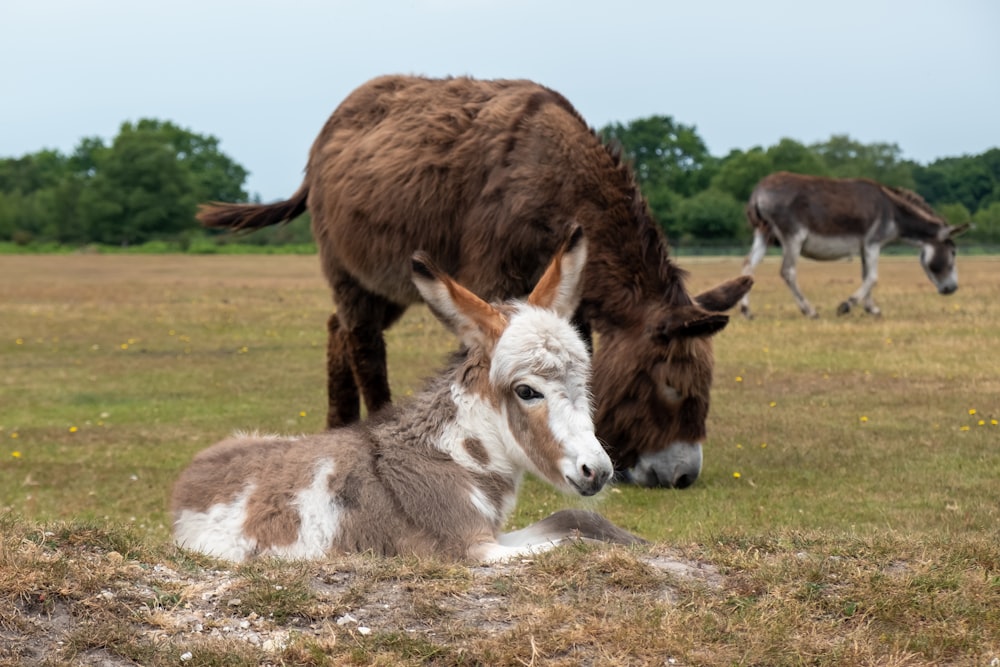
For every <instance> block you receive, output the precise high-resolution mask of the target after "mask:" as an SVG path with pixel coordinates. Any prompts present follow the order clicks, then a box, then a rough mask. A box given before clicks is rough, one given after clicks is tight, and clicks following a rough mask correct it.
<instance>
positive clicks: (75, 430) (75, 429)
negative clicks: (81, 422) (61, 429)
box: [69, 426, 80, 433]
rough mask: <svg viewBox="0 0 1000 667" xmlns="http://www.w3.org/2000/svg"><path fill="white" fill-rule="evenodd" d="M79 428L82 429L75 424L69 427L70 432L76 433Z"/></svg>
mask: <svg viewBox="0 0 1000 667" xmlns="http://www.w3.org/2000/svg"><path fill="white" fill-rule="evenodd" d="M79 430H80V429H78V428H77V427H75V426H70V427H69V432H70V433H76V432H77V431H79Z"/></svg>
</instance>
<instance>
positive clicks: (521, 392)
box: [514, 384, 545, 401]
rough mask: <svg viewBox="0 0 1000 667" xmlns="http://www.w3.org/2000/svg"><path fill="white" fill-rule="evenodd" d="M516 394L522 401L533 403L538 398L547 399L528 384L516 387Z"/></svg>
mask: <svg viewBox="0 0 1000 667" xmlns="http://www.w3.org/2000/svg"><path fill="white" fill-rule="evenodd" d="M514 393H515V394H517V397H518V398H520V399H521V400H522V401H533V400H535V399H538V398H545V397H544V396H542V394H541V393H540V392H537V391H535V390H534V389H532V388H531V387H529V386H528V385H526V384H519V385H517V386H516V387H514Z"/></svg>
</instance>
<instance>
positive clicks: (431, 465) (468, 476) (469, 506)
mask: <svg viewBox="0 0 1000 667" xmlns="http://www.w3.org/2000/svg"><path fill="white" fill-rule="evenodd" d="M488 373H489V366H488V365H485V366H483V365H480V364H475V363H471V362H470V361H469V360H465V362H464V363H457V364H456V365H454V366H453V367H452V368H451V370H449V371H448V372H446V373H444V374H442V375H439V376H437V377H436V378H434V379H433V380H432V381H431V382H430V383H429V384H428V385H427V387H426V388H425V390H424V391H422V392H420V393H419V394H418V395H417V396H415V397H414V398H413V399H412V400H409V401H407V402H406V403H404V404H402V405H400V406H399V407H393V408H391V409H390V410H391V411H390V412H388V413H386V414H384V415H381V416H380V417H376V419H375V420H374V422H375V423H374V424H373V425H372V426H371V433H372V436H373V442H374V443H375V447H376V449H377V452H378V454H377V456H376V460H377V462H376V466H377V467H378V466H380V465H383V466H384V465H386V464H387V463H388V461H390V460H391V462H392V463H391V467H392V474H391V475H386V474H380V475H379V476H380V477H381V479H382V483H383V484H385V486H386V488H387V490H389V491H390V492H391V493H392V494H393V495H394V496H395V497H396V498H397V499H402V498H407V497H411V498H412V497H420V496H427V495H428V494H430V495H433V496H434V497H435V499H436V501H435V502H434V503H433V506H434V512H435V514H436V518H437V520H436V523H440V524H445V523H448V522H452V523H455V524H456V525H468V523H469V522H470V521H473V520H475V517H476V516H478V517H480V518H482V519H484V520H485V521H486V522H487V523H488V524H489V526H490V528H491V529H492V530H494V531H496V530H499V529H500V528H501V527H502V525H503V523H504V521H505V520H506V518H507V516H508V515H509V513H510V511H511V510H512V509H513V505H514V501H515V500H516V496H517V490H518V487H519V486H520V482H521V479H522V477H523V472H524V471H523V467H521V466H520V465H518V464H517V463H515V462H514V461H512V460H511V458H510V457H509V456H508V454H507V452H506V451H505V449H504V445H503V442H502V435H501V427H500V426H499V418H498V415H497V412H496V408H495V407H493V406H491V405H489V404H488V403H487V401H486V400H485V399H484V398H483V397H482V396H480V395H477V394H476V393H475V392H473V391H471V390H470V384H476V380H477V378H478V377H481V376H480V375H479V374H488ZM431 477H433V479H432V478H431ZM449 495H450V496H453V498H452V499H451V500H448V499H446V498H444V496H449ZM443 508H448V509H447V512H444V513H442V509H443ZM401 509H403V510H404V511H407V510H413V511H414V512H419V511H420V510H419V509H417V508H416V507H407V508H401ZM470 510H471V514H472V516H471V517H470V516H469V515H470ZM443 514H449V516H447V517H445V516H443ZM452 514H453V515H454V516H451V515H452ZM426 518H430V517H426ZM418 522H421V523H422V521H419V520H418ZM424 527H425V528H428V529H430V530H431V531H432V532H434V530H435V528H437V526H424Z"/></svg>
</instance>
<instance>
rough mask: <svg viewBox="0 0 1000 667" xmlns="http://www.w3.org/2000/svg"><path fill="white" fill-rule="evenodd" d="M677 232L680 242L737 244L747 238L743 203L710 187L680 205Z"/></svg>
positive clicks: (676, 224) (747, 231) (726, 193)
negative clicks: (695, 241) (736, 242)
mask: <svg viewBox="0 0 1000 667" xmlns="http://www.w3.org/2000/svg"><path fill="white" fill-rule="evenodd" d="M675 227H676V231H677V233H678V234H679V237H680V241H681V242H682V243H683V242H690V241H694V240H698V241H714V242H719V241H729V240H733V241H739V242H743V241H745V240H746V239H747V238H748V237H749V229H748V227H747V223H746V217H745V216H744V213H743V203H742V202H740V201H737V200H736V199H735V198H734V197H733V196H732V195H730V194H729V193H728V192H723V191H721V190H717V189H715V188H709V189H707V190H703V191H701V192H699V193H697V194H696V195H695V196H693V197H689V198H687V199H685V200H683V201H681V202H680V204H679V205H678V207H677V219H676V223H675Z"/></svg>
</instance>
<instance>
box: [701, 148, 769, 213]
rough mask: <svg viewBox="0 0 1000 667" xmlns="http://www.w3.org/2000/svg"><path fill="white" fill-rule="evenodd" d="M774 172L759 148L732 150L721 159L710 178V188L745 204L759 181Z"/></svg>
mask: <svg viewBox="0 0 1000 667" xmlns="http://www.w3.org/2000/svg"><path fill="white" fill-rule="evenodd" d="M773 171H775V169H774V164H773V163H772V161H771V158H770V157H769V156H768V155H767V153H765V152H764V150H763V149H762V148H760V147H755V148H751V149H750V150H748V151H746V152H743V151H740V150H733V151H731V152H730V153H729V155H727V156H726V157H725V158H723V160H722V163H721V164H720V165H719V170H718V172H717V173H716V174H715V176H714V177H713V178H712V187H713V188H715V189H716V190H720V191H722V192H725V193H727V194H729V195H730V196H731V197H733V198H735V199H737V200H738V201H741V202H745V201H746V200H747V199H749V198H750V193H751V192H753V188H754V186H755V185H757V182H758V181H760V179H762V178H764V177H765V176H767V175H768V174H770V173H771V172H773Z"/></svg>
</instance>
